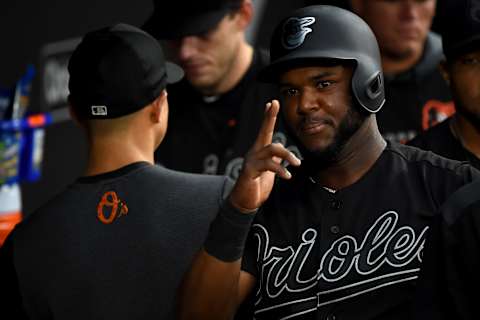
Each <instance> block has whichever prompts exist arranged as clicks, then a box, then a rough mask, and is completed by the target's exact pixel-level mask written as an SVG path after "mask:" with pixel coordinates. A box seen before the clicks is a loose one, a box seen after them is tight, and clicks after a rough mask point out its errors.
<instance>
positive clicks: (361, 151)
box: [314, 115, 386, 190]
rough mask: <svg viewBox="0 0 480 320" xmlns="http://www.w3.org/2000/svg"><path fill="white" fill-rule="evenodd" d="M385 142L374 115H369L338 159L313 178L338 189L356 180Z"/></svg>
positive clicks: (374, 158)
mask: <svg viewBox="0 0 480 320" xmlns="http://www.w3.org/2000/svg"><path fill="white" fill-rule="evenodd" d="M385 146H386V142H385V140H384V139H383V138H382V136H381V134H380V132H379V131H378V127H377V122H376V119H375V116H374V115H372V116H370V117H369V118H368V119H367V120H366V121H365V123H364V124H363V125H362V126H361V127H360V129H358V131H357V133H356V134H355V135H354V136H353V137H352V138H351V139H350V140H349V141H348V142H347V144H346V145H345V147H344V148H343V150H342V151H341V152H340V154H339V157H338V161H337V162H336V163H335V164H334V165H332V166H330V167H328V168H324V169H322V170H321V171H320V172H317V174H316V175H315V177H314V179H315V181H316V182H317V183H319V184H321V185H322V186H324V187H328V188H331V189H334V190H340V189H342V188H345V187H348V186H350V185H352V184H354V183H355V182H357V181H358V180H359V179H360V178H361V177H363V176H364V175H365V174H366V173H367V172H368V171H369V170H370V168H371V167H372V166H373V165H374V164H375V162H376V161H377V160H378V158H379V157H380V155H381V153H382V152H383V150H384V149H385Z"/></svg>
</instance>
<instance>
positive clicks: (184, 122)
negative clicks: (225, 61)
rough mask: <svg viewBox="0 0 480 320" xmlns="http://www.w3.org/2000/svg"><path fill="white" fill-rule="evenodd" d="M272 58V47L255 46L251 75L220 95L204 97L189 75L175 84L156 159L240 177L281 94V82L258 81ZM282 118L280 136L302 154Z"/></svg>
mask: <svg viewBox="0 0 480 320" xmlns="http://www.w3.org/2000/svg"><path fill="white" fill-rule="evenodd" d="M266 64H268V56H267V55H266V53H264V52H263V51H261V50H255V52H254V57H253V61H252V64H251V66H250V68H249V69H248V71H247V73H246V75H245V76H244V77H243V78H242V80H241V81H240V82H239V83H238V84H237V85H236V86H235V87H234V88H233V89H232V90H230V91H229V92H227V93H225V94H223V95H221V96H219V97H203V96H202V95H201V94H200V93H199V92H197V91H196V90H195V89H194V88H193V87H192V86H191V85H190V84H189V83H188V81H187V80H183V81H181V82H180V83H178V84H175V85H172V86H171V87H169V88H168V91H169V94H168V99H169V106H170V115H169V122H168V130H167V134H166V136H165V139H164V140H163V142H162V144H161V146H160V147H159V149H158V150H157V151H156V152H155V159H156V161H157V162H159V163H161V164H163V165H165V166H166V167H168V168H171V169H175V170H180V171H186V172H194V173H204V174H225V175H227V176H230V177H231V178H237V177H238V174H239V170H240V169H241V166H242V163H243V156H244V155H245V154H246V153H247V151H248V150H249V149H250V147H251V146H252V145H253V142H254V141H255V139H256V137H257V133H258V130H259V129H260V126H261V123H262V120H263V116H264V111H265V103H267V102H268V101H270V100H271V99H273V98H274V97H275V96H276V95H277V91H278V89H277V88H276V86H274V85H272V84H267V83H262V82H259V81H257V74H258V72H259V71H260V70H261V69H262V68H263V67H264V66H265V65H266ZM281 122H282V120H281V119H280V118H279V119H278V125H277V128H278V130H277V131H276V132H275V134H274V137H273V140H274V142H280V143H282V144H283V145H285V146H287V147H288V148H289V149H290V150H291V151H292V152H294V153H296V154H297V155H298V154H299V153H298V150H297V149H296V148H295V147H294V146H291V145H290V142H289V141H288V139H287V135H286V134H285V130H283V129H282V128H283V127H284V126H283V125H282V123H281Z"/></svg>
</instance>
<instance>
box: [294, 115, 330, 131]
mask: <svg viewBox="0 0 480 320" xmlns="http://www.w3.org/2000/svg"><path fill="white" fill-rule="evenodd" d="M332 125H333V124H332V122H331V121H329V120H327V119H323V118H318V119H315V118H305V120H304V121H302V122H301V123H300V125H299V128H298V129H299V131H300V132H301V134H303V135H314V134H317V133H320V132H322V131H324V130H325V129H326V128H327V127H328V126H332Z"/></svg>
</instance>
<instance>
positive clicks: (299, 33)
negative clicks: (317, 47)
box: [282, 17, 315, 50]
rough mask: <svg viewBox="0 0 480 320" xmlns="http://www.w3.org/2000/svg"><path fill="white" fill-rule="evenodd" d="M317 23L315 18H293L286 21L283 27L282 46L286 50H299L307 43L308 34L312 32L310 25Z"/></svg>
mask: <svg viewBox="0 0 480 320" xmlns="http://www.w3.org/2000/svg"><path fill="white" fill-rule="evenodd" d="M314 23H315V18H314V17H304V18H296V17H292V18H290V19H288V20H287V21H285V24H284V25H283V37H282V45H283V47H284V48H285V49H288V50H292V49H295V48H298V47H299V46H301V45H302V43H303V42H304V41H305V37H306V36H307V34H309V33H310V32H312V31H313V30H312V29H311V28H307V27H308V26H309V25H312V24H314Z"/></svg>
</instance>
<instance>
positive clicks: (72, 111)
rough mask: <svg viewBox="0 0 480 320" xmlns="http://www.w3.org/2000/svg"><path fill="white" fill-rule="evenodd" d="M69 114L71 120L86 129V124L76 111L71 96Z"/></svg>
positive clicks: (69, 97)
mask: <svg viewBox="0 0 480 320" xmlns="http://www.w3.org/2000/svg"><path fill="white" fill-rule="evenodd" d="M68 113H69V115H70V119H72V120H73V122H74V123H75V124H76V125H77V126H79V127H82V128H85V124H84V122H83V121H82V118H81V117H80V116H79V115H78V113H77V111H76V110H75V105H74V102H73V101H72V98H71V96H70V95H69V96H68Z"/></svg>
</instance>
